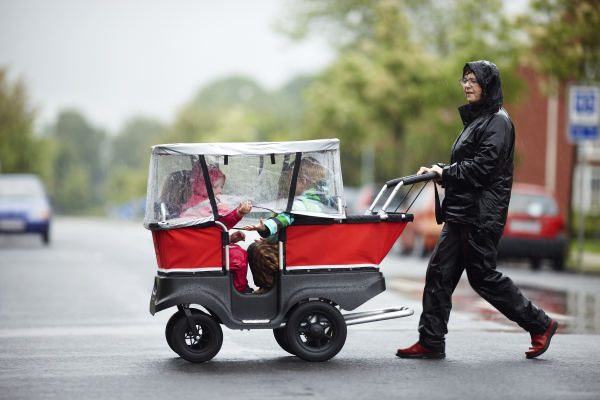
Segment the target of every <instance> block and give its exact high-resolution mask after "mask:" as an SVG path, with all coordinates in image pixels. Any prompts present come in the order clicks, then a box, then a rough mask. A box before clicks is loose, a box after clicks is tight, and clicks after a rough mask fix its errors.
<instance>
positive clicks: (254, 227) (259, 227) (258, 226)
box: [244, 218, 267, 232]
mask: <svg viewBox="0 0 600 400" xmlns="http://www.w3.org/2000/svg"><path fill="white" fill-rule="evenodd" d="M244 229H245V230H247V231H259V232H264V231H265V230H266V229H267V227H266V226H265V223H264V222H263V220H262V218H261V219H260V223H258V224H256V225H246V226H245V227H244Z"/></svg>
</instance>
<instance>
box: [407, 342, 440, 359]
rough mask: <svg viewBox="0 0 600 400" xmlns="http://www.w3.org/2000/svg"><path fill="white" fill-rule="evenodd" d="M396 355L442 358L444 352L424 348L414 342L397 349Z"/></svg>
mask: <svg viewBox="0 0 600 400" xmlns="http://www.w3.org/2000/svg"><path fill="white" fill-rule="evenodd" d="M396 355H397V356H398V357H400V358H444V357H446V353H440V352H438V351H433V350H429V349H426V348H425V347H423V346H421V345H420V344H419V343H415V344H413V345H412V346H410V347H409V348H407V349H398V352H397V353H396Z"/></svg>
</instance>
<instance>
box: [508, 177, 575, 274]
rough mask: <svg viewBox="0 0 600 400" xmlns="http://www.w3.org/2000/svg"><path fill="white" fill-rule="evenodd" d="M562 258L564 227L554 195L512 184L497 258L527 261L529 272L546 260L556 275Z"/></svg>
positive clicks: (565, 236) (546, 190)
mask: <svg viewBox="0 0 600 400" xmlns="http://www.w3.org/2000/svg"><path fill="white" fill-rule="evenodd" d="M566 256H567V233H566V227H565V222H564V218H563V214H562V212H561V210H559V207H558V203H557V201H556V198H555V196H554V194H553V193H552V192H551V191H549V190H548V189H546V188H545V187H543V186H539V185H529V184H518V183H515V184H514V185H513V189H512V195H511V199H510V205H509V207H508V220H507V221H506V227H505V229H504V236H503V237H502V239H501V240H500V243H499V245H498V258H528V259H529V260H530V261H531V266H532V268H533V269H539V268H540V263H541V260H542V259H550V260H551V261H552V265H553V267H554V269H555V270H557V271H560V270H562V269H563V268H564V262H565V258H566Z"/></svg>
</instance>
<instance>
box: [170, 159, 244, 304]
mask: <svg viewBox="0 0 600 400" xmlns="http://www.w3.org/2000/svg"><path fill="white" fill-rule="evenodd" d="M208 175H209V177H210V182H211V184H212V189H213V193H214V195H215V197H216V198H217V199H218V197H217V196H219V195H222V194H223V186H224V185H225V178H226V177H225V174H224V173H223V172H221V171H220V170H219V169H218V168H217V167H216V166H214V165H210V164H209V165H208ZM186 176H187V177H189V179H187V180H186V179H181V178H182V177H183V178H184V177H186ZM173 182H175V183H179V185H176V186H177V187H175V185H174V183H173ZM192 189H193V190H192ZM165 190H170V192H169V191H168V194H165ZM161 197H162V198H163V199H173V200H175V199H176V200H178V201H181V202H182V203H184V204H183V205H178V204H177V202H175V201H172V202H169V203H167V209H168V210H169V214H170V215H171V217H172V218H173V217H179V216H181V217H184V218H185V217H187V218H190V217H203V216H206V215H208V214H210V213H211V212H212V211H211V208H210V204H209V201H208V191H207V189H206V185H205V183H204V176H203V175H202V169H201V168H200V165H199V164H198V163H196V164H194V166H193V168H192V171H189V170H184V171H177V172H173V173H171V174H169V175H168V176H167V179H166V181H165V184H164V186H163V195H162V196H161ZM182 203H179V204H182ZM251 210H252V204H251V203H250V202H249V201H247V202H245V203H240V204H239V206H238V207H237V209H234V210H229V209H227V207H226V206H225V205H224V204H222V203H220V202H219V213H221V212H222V213H223V214H224V215H223V216H221V217H220V218H219V221H220V222H222V223H223V224H224V225H225V226H226V227H227V229H231V228H233V227H234V226H235V225H236V224H237V223H238V222H240V221H241V220H242V218H243V217H244V215H246V214H248V213H249V212H250V211H251ZM177 211H179V212H177ZM172 212H173V213H172ZM244 240H246V235H245V234H244V232H241V231H236V232H234V233H232V234H231V235H230V236H229V243H230V247H229V260H230V264H231V265H230V269H231V271H232V272H233V274H234V280H233V282H234V286H235V288H236V289H237V290H238V291H239V292H242V293H252V291H253V290H252V288H251V287H249V286H248V280H247V278H246V275H247V272H248V253H247V252H246V250H244V249H242V248H241V247H240V246H238V245H237V244H235V243H238V242H240V241H244Z"/></svg>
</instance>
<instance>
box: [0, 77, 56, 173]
mask: <svg viewBox="0 0 600 400" xmlns="http://www.w3.org/2000/svg"><path fill="white" fill-rule="evenodd" d="M34 123H35V109H34V108H33V107H32V106H31V104H30V100H29V95H28V93H27V88H26V87H25V84H24V83H23V82H22V81H21V80H17V81H15V82H10V81H9V79H8V69H7V68H5V67H2V68H0V171H1V172H2V173H40V172H41V171H42V169H43V168H42V164H43V159H44V158H45V157H44V155H42V154H41V152H42V151H43V148H44V147H43V146H42V143H41V140H40V139H39V138H36V136H35V129H34Z"/></svg>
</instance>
